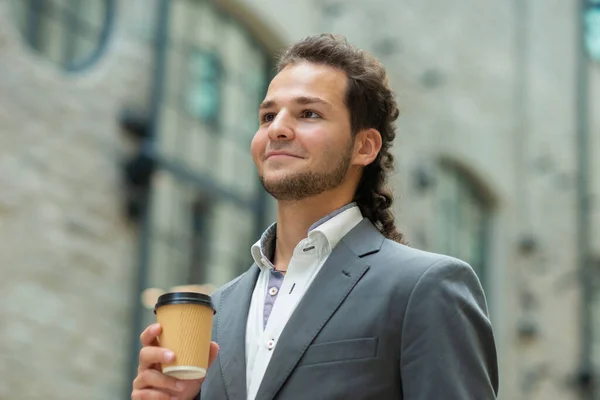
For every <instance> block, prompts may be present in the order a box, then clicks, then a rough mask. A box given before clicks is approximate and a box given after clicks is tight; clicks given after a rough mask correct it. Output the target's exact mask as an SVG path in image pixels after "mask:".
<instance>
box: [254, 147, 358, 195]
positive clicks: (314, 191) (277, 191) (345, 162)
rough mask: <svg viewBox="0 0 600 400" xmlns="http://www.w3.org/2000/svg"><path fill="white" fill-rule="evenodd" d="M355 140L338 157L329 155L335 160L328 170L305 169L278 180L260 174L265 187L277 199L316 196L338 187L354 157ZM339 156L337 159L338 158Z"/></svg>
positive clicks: (325, 157)
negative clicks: (271, 179)
mask: <svg viewBox="0 0 600 400" xmlns="http://www.w3.org/2000/svg"><path fill="white" fill-rule="evenodd" d="M353 147H354V140H351V141H350V143H349V145H348V146H347V148H346V149H345V150H344V152H342V153H341V154H339V153H338V154H339V155H338V156H337V157H335V156H333V155H332V156H331V157H327V155H324V159H327V158H329V159H330V160H332V159H333V160H332V161H334V162H333V163H328V164H329V165H333V168H331V169H329V170H327V171H318V172H317V171H305V172H297V173H292V174H288V175H287V176H285V177H283V178H282V179H279V180H277V181H270V180H268V179H265V177H264V176H263V175H261V176H259V178H260V182H261V183H262V185H263V187H264V188H265V190H266V191H267V193H269V194H270V195H271V196H273V197H274V198H275V199H276V200H283V201H297V200H303V199H306V198H309V197H312V196H316V195H318V194H321V193H323V192H326V191H328V190H331V189H334V188H336V187H338V186H339V185H340V184H341V183H342V182H343V181H344V178H345V177H346V173H347V172H348V169H349V168H350V162H351V159H352V149H353ZM336 158H337V159H336Z"/></svg>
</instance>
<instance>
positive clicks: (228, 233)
mask: <svg viewBox="0 0 600 400" xmlns="http://www.w3.org/2000/svg"><path fill="white" fill-rule="evenodd" d="M254 224H255V220H254V215H253V213H252V210H243V209H239V208H237V207H236V206H235V205H234V204H233V203H230V202H228V201H222V202H219V203H218V204H215V207H214V213H213V216H212V220H211V227H212V229H211V232H212V235H211V238H210V239H209V243H210V246H211V258H210V263H209V265H210V269H209V275H208V276H209V278H208V280H209V282H210V283H212V284H214V285H217V286H219V285H222V284H223V283H225V282H227V281H229V280H231V279H232V278H234V277H235V276H237V275H238V274H239V273H240V272H241V271H243V270H245V269H247V268H248V267H250V265H251V261H250V260H251V256H250V246H251V245H252V244H253V242H254V238H253V236H252V234H253V230H254Z"/></svg>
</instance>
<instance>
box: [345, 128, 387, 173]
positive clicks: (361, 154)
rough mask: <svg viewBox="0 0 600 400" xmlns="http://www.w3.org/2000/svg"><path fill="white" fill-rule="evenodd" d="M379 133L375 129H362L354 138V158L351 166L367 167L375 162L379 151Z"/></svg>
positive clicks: (380, 142) (380, 143) (380, 141)
mask: <svg viewBox="0 0 600 400" xmlns="http://www.w3.org/2000/svg"><path fill="white" fill-rule="evenodd" d="M381 145H382V140H381V133H379V131H378V130H377V129H374V128H371V129H363V130H361V131H359V132H358V133H357V134H356V137H355V138H354V157H353V160H352V161H353V162H352V164H354V165H360V166H363V167H364V166H367V165H369V164H371V163H372V162H373V161H375V158H377V155H378V154H379V151H380V150H381Z"/></svg>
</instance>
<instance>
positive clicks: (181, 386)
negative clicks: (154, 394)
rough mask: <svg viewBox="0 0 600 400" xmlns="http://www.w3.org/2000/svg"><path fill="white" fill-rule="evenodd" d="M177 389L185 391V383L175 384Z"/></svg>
mask: <svg viewBox="0 0 600 400" xmlns="http://www.w3.org/2000/svg"><path fill="white" fill-rule="evenodd" d="M175 387H176V388H177V390H179V391H181V390H183V389H185V383H183V382H177V383H176V384H175Z"/></svg>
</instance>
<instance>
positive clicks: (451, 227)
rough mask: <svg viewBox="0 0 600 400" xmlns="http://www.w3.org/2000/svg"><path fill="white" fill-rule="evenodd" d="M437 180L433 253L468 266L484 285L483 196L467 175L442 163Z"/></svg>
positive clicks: (487, 218)
mask: <svg viewBox="0 0 600 400" xmlns="http://www.w3.org/2000/svg"><path fill="white" fill-rule="evenodd" d="M437 181H438V184H437V185H436V191H437V193H436V198H437V202H436V203H437V210H436V211H437V212H436V220H437V221H438V226H437V229H436V244H435V247H436V248H435V251H437V252H440V253H443V254H448V255H450V256H453V257H456V258H459V259H461V260H464V261H466V262H467V263H469V264H470V265H471V266H472V267H473V269H474V270H475V272H476V273H477V275H478V276H479V278H480V280H481V281H482V283H483V285H484V286H485V285H486V266H487V261H488V260H487V258H488V247H489V243H488V242H489V236H490V235H489V223H490V207H489V201H488V199H487V196H486V194H485V192H484V191H483V190H482V188H481V186H480V185H478V184H477V182H476V180H475V179H473V178H472V176H471V175H470V174H468V173H467V172H466V171H465V170H463V169H462V168H460V167H458V166H456V165H454V164H450V163H444V164H442V165H441V166H440V170H439V173H438V176H437Z"/></svg>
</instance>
